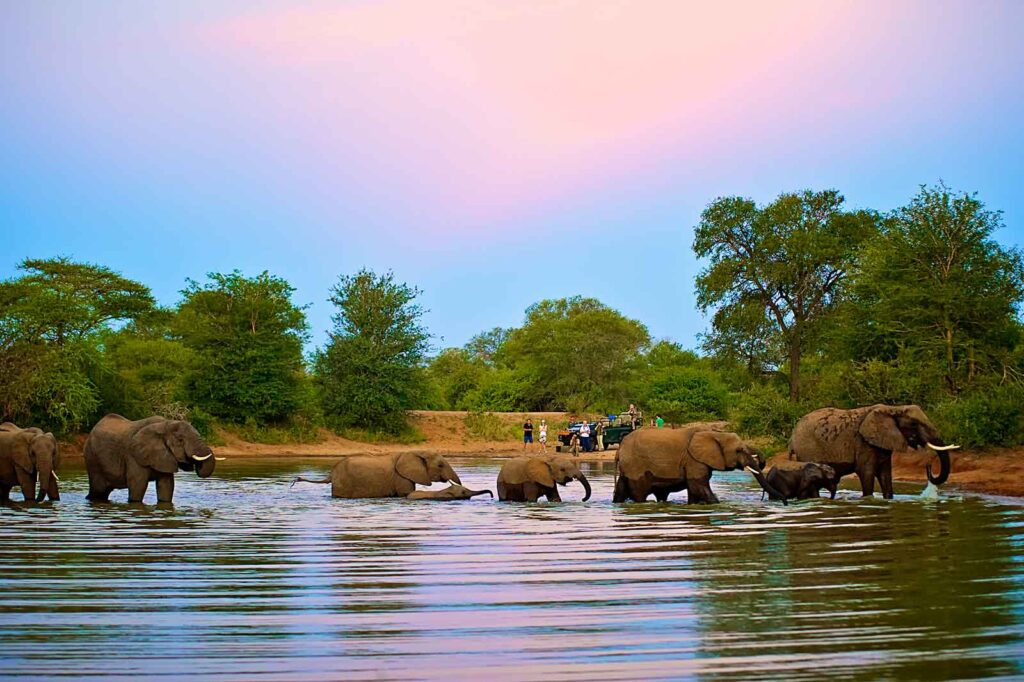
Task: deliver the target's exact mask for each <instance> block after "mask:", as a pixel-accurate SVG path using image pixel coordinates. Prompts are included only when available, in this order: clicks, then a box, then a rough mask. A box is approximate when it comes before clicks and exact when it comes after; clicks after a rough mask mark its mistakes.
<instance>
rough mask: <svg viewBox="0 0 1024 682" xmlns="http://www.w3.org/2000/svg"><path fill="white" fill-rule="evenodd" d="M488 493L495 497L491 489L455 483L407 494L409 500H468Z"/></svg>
mask: <svg viewBox="0 0 1024 682" xmlns="http://www.w3.org/2000/svg"><path fill="white" fill-rule="evenodd" d="M484 493H487V494H488V495H490V496H491V499H494V493H492V492H491V491H490V490H470V489H469V488H466V487H464V486H461V485H458V484H456V483H453V484H452V485H450V486H448V487H447V488H444V489H443V490H414V491H412V492H411V493H409V494H408V495H406V496H405V499H407V500H468V499H470V498H471V497H476V496H477V495H483V494H484Z"/></svg>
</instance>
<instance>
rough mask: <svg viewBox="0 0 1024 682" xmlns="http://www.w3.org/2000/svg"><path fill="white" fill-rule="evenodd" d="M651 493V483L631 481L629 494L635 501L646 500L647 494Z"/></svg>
mask: <svg viewBox="0 0 1024 682" xmlns="http://www.w3.org/2000/svg"><path fill="white" fill-rule="evenodd" d="M650 494H651V484H650V483H647V482H646V481H630V482H629V496H630V497H631V498H633V501H634V502H646V501H647V496H648V495H650Z"/></svg>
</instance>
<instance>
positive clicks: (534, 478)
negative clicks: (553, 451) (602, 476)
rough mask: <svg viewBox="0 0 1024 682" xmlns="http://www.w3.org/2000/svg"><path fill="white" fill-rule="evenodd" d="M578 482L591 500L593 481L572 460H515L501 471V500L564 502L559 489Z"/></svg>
mask: <svg viewBox="0 0 1024 682" xmlns="http://www.w3.org/2000/svg"><path fill="white" fill-rule="evenodd" d="M573 481H579V482H580V484H581V485H582V486H583V493H584V494H583V501H584V502H586V501H587V500H589V499H590V481H588V480H587V477H586V476H584V475H583V472H582V471H580V468H579V465H577V464H576V462H575V461H573V460H572V459H570V458H569V457H516V458H514V459H510V460H508V461H507V462H505V463H504V464H503V465H501V470H500V471H499V472H498V499H499V500H504V501H506V502H536V501H537V500H539V499H540V498H542V497H543V498H546V499H547V501H548V502H561V501H562V498H561V496H560V495H559V494H558V486H560V485H562V486H564V485H568V484H569V483H572V482H573Z"/></svg>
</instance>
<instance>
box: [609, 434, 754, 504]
mask: <svg viewBox="0 0 1024 682" xmlns="http://www.w3.org/2000/svg"><path fill="white" fill-rule="evenodd" d="M745 468H750V469H754V470H756V471H761V470H762V469H763V468H764V457H763V456H762V455H761V453H760V451H759V450H758V449H757V448H755V447H754V446H752V445H750V444H749V443H746V442H744V441H743V439H741V438H740V437H739V436H737V435H736V434H735V433H729V432H727V431H715V430H713V429H702V428H698V427H691V428H683V429H640V430H638V431H634V432H633V433H631V434H629V435H628V436H626V437H625V438H623V439H622V443H621V444H620V445H619V449H618V452H616V454H615V469H616V473H617V475H618V478H617V480H616V481H615V492H614V494H613V496H612V501H613V502H626V501H627V500H632V501H634V502H643V501H645V500H646V499H647V496H648V495H650V494H651V493H654V497H655V499H657V500H658V501H659V502H664V501H665V500H667V499H668V496H669V494H670V493H674V492H679V491H680V490H684V489H685V490H686V494H687V502H689V503H690V504H711V503H715V502H718V497H716V496H715V493H714V492H712V490H711V473H712V472H713V471H730V470H733V469H745Z"/></svg>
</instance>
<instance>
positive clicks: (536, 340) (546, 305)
mask: <svg viewBox="0 0 1024 682" xmlns="http://www.w3.org/2000/svg"><path fill="white" fill-rule="evenodd" d="M649 343H650V335H649V334H648V332H647V328H646V327H645V326H644V325H642V324H641V323H640V322H637V321H636V320H631V319H629V318H627V317H625V316H624V315H622V314H621V313H619V312H618V311H617V310H613V309H612V308H609V307H608V306H606V305H604V304H603V303H601V302H600V301H597V300H595V299H593V298H582V297H580V296H573V297H572V298H562V299H557V300H545V301H540V302H539V303H535V304H533V305H532V306H530V307H529V308H527V310H526V322H525V324H524V325H523V326H522V327H520V328H519V329H516V330H513V331H512V332H511V333H510V334H509V335H508V338H507V339H506V340H505V342H504V344H502V346H501V349H500V351H499V353H498V355H499V358H500V359H501V361H502V362H504V363H506V364H507V365H508V366H509V367H511V368H512V369H514V370H515V373H516V374H517V375H518V377H520V379H521V380H522V381H524V382H525V383H527V384H528V385H529V387H530V388H529V391H528V397H529V404H528V405H526V406H525V407H527V408H528V409H571V410H580V409H583V408H585V407H588V406H598V403H601V402H602V401H603V402H604V403H608V405H601V407H606V406H611V405H612V404H618V403H622V402H623V401H625V400H626V399H627V392H628V391H627V389H628V386H629V369H630V368H631V367H632V366H634V364H635V362H636V360H637V358H638V357H639V355H640V353H641V352H642V351H643V350H644V349H645V348H646V347H647V345H648V344H649Z"/></svg>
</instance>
